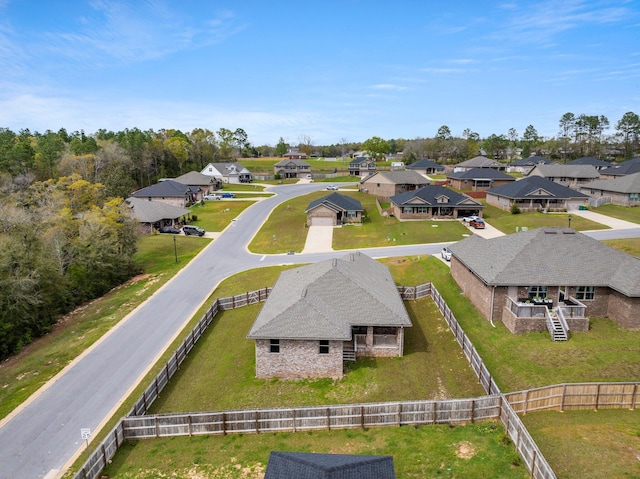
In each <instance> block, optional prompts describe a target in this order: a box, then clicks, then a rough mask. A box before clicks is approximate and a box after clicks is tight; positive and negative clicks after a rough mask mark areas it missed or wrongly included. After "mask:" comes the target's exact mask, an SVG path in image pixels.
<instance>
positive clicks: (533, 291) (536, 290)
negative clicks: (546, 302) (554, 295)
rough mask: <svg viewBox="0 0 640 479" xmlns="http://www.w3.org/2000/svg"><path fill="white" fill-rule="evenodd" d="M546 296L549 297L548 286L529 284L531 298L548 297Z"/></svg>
mask: <svg viewBox="0 0 640 479" xmlns="http://www.w3.org/2000/svg"><path fill="white" fill-rule="evenodd" d="M546 297H547V287H546V286H529V299H533V298H546Z"/></svg>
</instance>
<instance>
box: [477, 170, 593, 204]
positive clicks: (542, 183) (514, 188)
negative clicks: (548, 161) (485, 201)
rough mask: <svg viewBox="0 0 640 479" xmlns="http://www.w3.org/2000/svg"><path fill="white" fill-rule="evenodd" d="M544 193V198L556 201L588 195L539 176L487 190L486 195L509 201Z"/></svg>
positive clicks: (538, 195)
mask: <svg viewBox="0 0 640 479" xmlns="http://www.w3.org/2000/svg"><path fill="white" fill-rule="evenodd" d="M544 192H546V193H547V195H546V196H548V197H553V198H558V199H569V198H588V195H585V194H584V193H580V192H579V191H576V190H573V189H571V188H568V187H566V186H563V185H560V184H558V183H554V182H553V181H551V180H547V179H546V178H543V177H541V176H528V177H526V178H523V179H521V180H518V181H513V182H511V183H508V184H506V185H500V186H496V187H495V188H491V189H490V190H487V194H488V195H489V194H491V195H495V196H503V197H505V198H510V199H526V198H529V197H531V196H537V197H544V196H545V195H544V194H543V193H544Z"/></svg>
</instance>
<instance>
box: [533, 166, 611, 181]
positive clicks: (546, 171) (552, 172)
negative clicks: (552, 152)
mask: <svg viewBox="0 0 640 479" xmlns="http://www.w3.org/2000/svg"><path fill="white" fill-rule="evenodd" d="M536 172H537V174H540V175H541V176H543V177H545V178H563V177H564V178H592V179H594V180H595V179H596V178H600V173H598V170H596V167H595V166H593V165H570V164H568V163H567V164H566V165H536V166H534V167H533V169H532V170H531V171H530V172H529V175H528V176H534V175H536Z"/></svg>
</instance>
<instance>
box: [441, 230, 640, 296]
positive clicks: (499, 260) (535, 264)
mask: <svg viewBox="0 0 640 479" xmlns="http://www.w3.org/2000/svg"><path fill="white" fill-rule="evenodd" d="M450 249H451V252H452V254H453V255H454V256H455V257H456V258H457V259H458V260H460V261H461V262H462V263H463V264H464V265H465V266H466V267H467V268H469V269H470V270H471V271H472V272H473V273H474V274H476V275H477V276H478V277H479V278H480V279H482V281H484V282H485V283H486V284H489V285H494V286H509V285H519V286H523V285H549V286H551V285H559V286H565V285H566V286H605V287H610V288H612V289H615V290H616V291H619V292H620V293H622V294H625V295H626V296H632V297H638V296H640V259H638V258H634V257H633V256H630V255H628V254H626V253H623V252H622V251H618V250H616V249H613V248H611V247H610V246H607V245H605V244H603V243H601V242H599V241H598V240H595V239H593V238H591V237H589V236H587V235H584V234H582V233H577V232H575V231H573V230H567V229H558V228H538V229H535V230H530V231H523V232H521V233H514V234H510V235H506V236H501V237H499V238H493V239H484V238H481V237H479V236H477V235H473V236H470V237H469V238H466V239H464V240H462V241H460V242H458V243H455V244H453V245H451V246H450Z"/></svg>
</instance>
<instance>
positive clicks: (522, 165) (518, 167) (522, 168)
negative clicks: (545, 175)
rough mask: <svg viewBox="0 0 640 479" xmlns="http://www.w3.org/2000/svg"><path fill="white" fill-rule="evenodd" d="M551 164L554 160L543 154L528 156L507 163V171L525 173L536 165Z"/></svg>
mask: <svg viewBox="0 0 640 479" xmlns="http://www.w3.org/2000/svg"><path fill="white" fill-rule="evenodd" d="M552 164H554V162H553V161H551V160H550V159H548V158H545V157H544V156H530V157H528V158H521V159H519V160H515V161H512V162H511V163H509V166H508V167H507V171H517V172H519V173H524V174H525V175H526V174H527V173H529V172H530V171H531V169H532V168H533V167H534V166H536V165H552Z"/></svg>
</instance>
